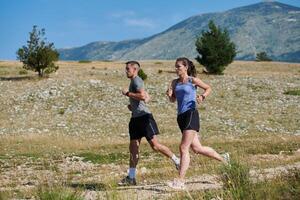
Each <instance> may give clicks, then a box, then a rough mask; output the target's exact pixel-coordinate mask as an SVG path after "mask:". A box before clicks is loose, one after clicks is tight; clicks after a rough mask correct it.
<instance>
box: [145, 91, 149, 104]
mask: <svg viewBox="0 0 300 200" xmlns="http://www.w3.org/2000/svg"><path fill="white" fill-rule="evenodd" d="M149 101H150V95H149V94H148V92H145V103H148V102H149Z"/></svg>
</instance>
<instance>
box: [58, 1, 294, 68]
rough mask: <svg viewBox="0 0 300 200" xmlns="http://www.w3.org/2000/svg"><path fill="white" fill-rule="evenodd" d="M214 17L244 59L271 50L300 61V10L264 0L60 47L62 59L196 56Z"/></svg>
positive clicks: (275, 55)
mask: <svg viewBox="0 0 300 200" xmlns="http://www.w3.org/2000/svg"><path fill="white" fill-rule="evenodd" d="M209 20H214V22H215V23H216V24H217V25H218V26H220V27H222V28H227V30H228V31H229V34H230V37H231V39H232V41H233V42H234V43H235V44H236V45H237V50H238V55H237V57H236V59H239V60H254V59H255V55H256V53H258V52H261V51H265V52H267V54H268V55H269V56H270V57H271V58H272V59H273V60H277V61H289V62H300V8H298V7H294V6H290V5H286V4H282V3H279V2H262V3H257V4H253V5H249V6H244V7H239V8H235V9H231V10H228V11H225V12H218V13H208V14H201V15H196V16H192V17H190V18H188V19H186V20H184V21H182V22H180V23H178V24H176V25H174V26H172V27H170V28H169V29H167V30H165V31H163V32H161V33H159V34H156V35H153V36H151V37H148V38H144V39H137V40H126V41H120V42H92V43H90V44H87V45H85V46H82V47H77V48H70V49H59V53H60V59H61V60H83V59H87V60H131V59H136V60H145V59H175V58H177V57H181V56H186V57H189V58H195V57H196V55H197V52H196V49H195V40H196V38H197V36H199V35H200V34H201V32H202V31H203V30H207V25H208V22H209Z"/></svg>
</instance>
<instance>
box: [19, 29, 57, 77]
mask: <svg viewBox="0 0 300 200" xmlns="http://www.w3.org/2000/svg"><path fill="white" fill-rule="evenodd" d="M44 36H45V29H42V30H38V29H37V26H33V29H32V32H30V33H29V40H28V41H27V46H23V47H22V48H20V49H19V50H18V51H17V58H18V59H19V60H20V61H21V62H22V63H23V68H24V69H26V70H32V71H35V72H38V74H39V76H41V77H42V76H44V73H46V74H50V73H52V72H55V71H56V70H57V69H58V66H56V65H55V64H54V61H57V60H58V57H59V54H58V52H57V51H56V50H55V48H54V44H53V43H46V38H45V37H44Z"/></svg>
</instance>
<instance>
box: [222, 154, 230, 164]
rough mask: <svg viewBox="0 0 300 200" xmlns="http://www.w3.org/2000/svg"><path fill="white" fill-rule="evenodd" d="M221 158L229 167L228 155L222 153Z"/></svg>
mask: <svg viewBox="0 0 300 200" xmlns="http://www.w3.org/2000/svg"><path fill="white" fill-rule="evenodd" d="M221 156H222V158H223V159H224V160H225V162H226V164H227V165H230V156H229V153H223V154H221Z"/></svg>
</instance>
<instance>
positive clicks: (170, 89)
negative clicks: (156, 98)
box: [166, 86, 173, 98]
mask: <svg viewBox="0 0 300 200" xmlns="http://www.w3.org/2000/svg"><path fill="white" fill-rule="evenodd" d="M166 95H167V96H168V97H169V98H171V97H172V96H173V88H172V86H170V87H168V89H167V91H166Z"/></svg>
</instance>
